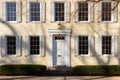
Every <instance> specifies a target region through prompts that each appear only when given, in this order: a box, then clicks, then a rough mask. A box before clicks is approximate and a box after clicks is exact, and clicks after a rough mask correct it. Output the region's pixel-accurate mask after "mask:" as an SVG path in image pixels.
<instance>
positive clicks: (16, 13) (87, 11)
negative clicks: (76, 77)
mask: <svg viewBox="0 0 120 80" xmlns="http://www.w3.org/2000/svg"><path fill="white" fill-rule="evenodd" d="M0 4H1V7H0V10H1V11H0V47H1V48H0V54H1V56H0V65H3V64H43V65H46V66H76V65H119V64H120V51H119V49H120V48H119V45H120V43H119V41H120V38H119V37H120V16H119V14H120V13H119V12H120V11H119V10H120V9H119V8H120V4H118V2H117V1H113V0H102V1H98V0H96V1H92V0H90V1H88V0H87V1H85V0H0Z"/></svg>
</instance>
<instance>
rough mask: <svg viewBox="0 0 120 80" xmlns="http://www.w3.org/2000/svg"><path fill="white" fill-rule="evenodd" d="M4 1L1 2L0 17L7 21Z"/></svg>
mask: <svg viewBox="0 0 120 80" xmlns="http://www.w3.org/2000/svg"><path fill="white" fill-rule="evenodd" d="M6 9H7V8H6V2H3V3H2V18H3V22H5V21H7V15H6V14H7V10H6Z"/></svg>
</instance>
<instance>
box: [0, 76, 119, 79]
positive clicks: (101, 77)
mask: <svg viewBox="0 0 120 80" xmlns="http://www.w3.org/2000/svg"><path fill="white" fill-rule="evenodd" d="M0 80H120V76H58V77H56V76H51V77H48V76H42V77H40V76H0Z"/></svg>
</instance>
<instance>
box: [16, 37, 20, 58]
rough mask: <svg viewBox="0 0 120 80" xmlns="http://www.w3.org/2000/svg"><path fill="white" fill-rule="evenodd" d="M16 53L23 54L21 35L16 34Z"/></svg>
mask: <svg viewBox="0 0 120 80" xmlns="http://www.w3.org/2000/svg"><path fill="white" fill-rule="evenodd" d="M16 55H17V56H21V36H16Z"/></svg>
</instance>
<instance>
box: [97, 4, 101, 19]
mask: <svg viewBox="0 0 120 80" xmlns="http://www.w3.org/2000/svg"><path fill="white" fill-rule="evenodd" d="M101 13H102V2H99V3H98V18H97V19H98V21H101V17H102V14H101Z"/></svg>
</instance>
